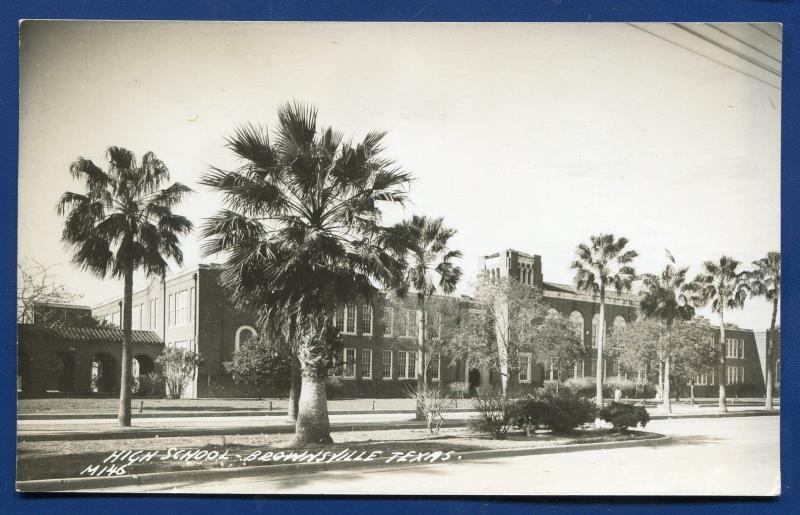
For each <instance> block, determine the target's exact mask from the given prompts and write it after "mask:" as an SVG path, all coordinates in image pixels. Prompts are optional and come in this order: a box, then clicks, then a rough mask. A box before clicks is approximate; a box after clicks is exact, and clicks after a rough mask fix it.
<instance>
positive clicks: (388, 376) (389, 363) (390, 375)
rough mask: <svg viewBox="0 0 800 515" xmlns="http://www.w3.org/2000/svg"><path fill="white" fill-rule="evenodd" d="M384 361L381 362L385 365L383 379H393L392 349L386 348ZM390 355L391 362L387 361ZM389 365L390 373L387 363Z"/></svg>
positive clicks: (382, 371) (382, 369)
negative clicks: (387, 371)
mask: <svg viewBox="0 0 800 515" xmlns="http://www.w3.org/2000/svg"><path fill="white" fill-rule="evenodd" d="M382 356H383V361H382V362H381V363H382V365H383V367H382V368H381V379H392V374H393V372H394V352H392V351H391V350H384V351H383V353H382ZM387 356H388V357H389V362H388V363H387V362H386V357H387ZM387 364H388V365H389V375H386V365H387Z"/></svg>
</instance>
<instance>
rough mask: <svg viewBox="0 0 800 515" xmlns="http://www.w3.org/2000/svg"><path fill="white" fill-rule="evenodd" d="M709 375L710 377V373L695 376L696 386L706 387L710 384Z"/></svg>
mask: <svg viewBox="0 0 800 515" xmlns="http://www.w3.org/2000/svg"><path fill="white" fill-rule="evenodd" d="M708 375H709V374H708V372H705V373H702V374H696V375H695V376H694V384H696V385H706V384H709V382H708V379H709V378H708Z"/></svg>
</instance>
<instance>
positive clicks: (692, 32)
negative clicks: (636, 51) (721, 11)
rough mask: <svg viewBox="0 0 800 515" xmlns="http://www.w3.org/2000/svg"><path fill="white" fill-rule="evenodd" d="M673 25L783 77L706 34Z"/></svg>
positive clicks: (677, 24) (678, 24)
mask: <svg viewBox="0 0 800 515" xmlns="http://www.w3.org/2000/svg"><path fill="white" fill-rule="evenodd" d="M673 25H675V26H676V27H678V28H679V29H682V30H685V31H686V32H688V33H689V34H691V35H693V36H695V37H698V38H700V39H702V40H703V41H706V42H708V43H711V44H712V45H714V46H715V47H717V48H721V49H723V50H725V51H726V52H729V53H731V54H733V55H735V56H736V57H739V58H741V59H744V60H745V61H747V62H748V63H750V64H753V65H755V66H758V67H759V68H761V69H763V70H766V71H768V72H770V73H771V74H773V75H775V76H777V77H780V76H781V72H779V71H777V70H774V69H772V68H770V67H769V66H767V65H765V64H764V63H762V62H760V61H758V60H756V59H753V58H752V57H750V56H748V55H746V54H743V53H741V52H739V51H738V50H734V49H732V48H731V47H729V46H725V45H723V44H721V43H717V42H716V41H714V40H713V39H711V38H710V37H708V36H706V35H704V34H701V33H699V32H697V31H694V30H692V29H690V28H688V27H684V26H683V25H681V24H680V23H673Z"/></svg>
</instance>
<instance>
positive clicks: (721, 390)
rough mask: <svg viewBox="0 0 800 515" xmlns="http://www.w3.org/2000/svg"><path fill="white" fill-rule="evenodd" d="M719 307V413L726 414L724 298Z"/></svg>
mask: <svg viewBox="0 0 800 515" xmlns="http://www.w3.org/2000/svg"><path fill="white" fill-rule="evenodd" d="M720 301H721V302H720V306H719V345H718V346H717V347H718V348H717V350H718V351H719V411H720V413H727V412H728V399H727V398H726V397H725V381H726V380H727V375H726V374H725V373H726V372H727V370H726V369H727V361H726V359H725V352H726V348H727V347H726V343H725V313H724V310H725V308H724V307H723V306H724V304H725V298H724V297H723V298H721V299H720Z"/></svg>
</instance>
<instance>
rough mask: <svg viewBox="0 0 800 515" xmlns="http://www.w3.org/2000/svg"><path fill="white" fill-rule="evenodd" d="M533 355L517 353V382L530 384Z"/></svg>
mask: <svg viewBox="0 0 800 515" xmlns="http://www.w3.org/2000/svg"><path fill="white" fill-rule="evenodd" d="M532 369H533V354H531V353H530V352H520V353H519V382H520V383H530V382H531V381H532V377H531V376H532V372H533V370H532Z"/></svg>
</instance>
